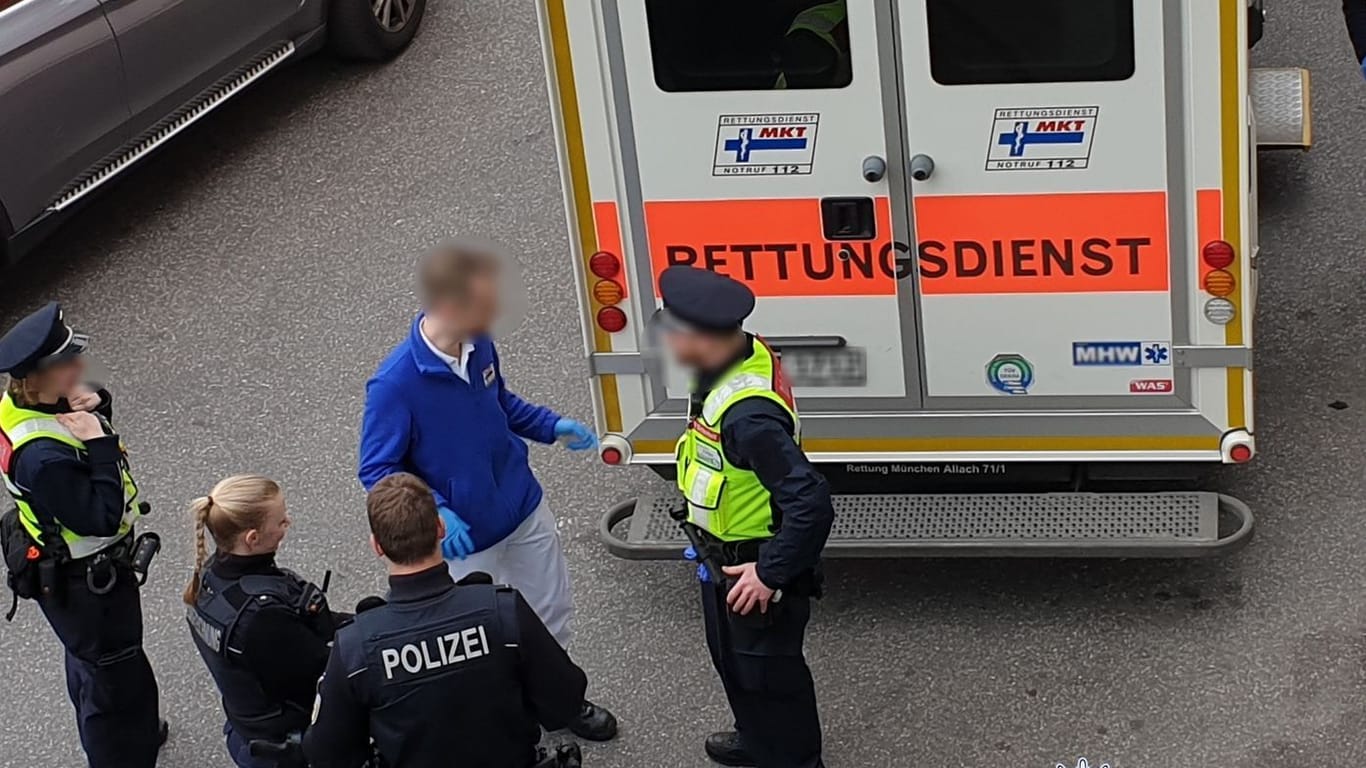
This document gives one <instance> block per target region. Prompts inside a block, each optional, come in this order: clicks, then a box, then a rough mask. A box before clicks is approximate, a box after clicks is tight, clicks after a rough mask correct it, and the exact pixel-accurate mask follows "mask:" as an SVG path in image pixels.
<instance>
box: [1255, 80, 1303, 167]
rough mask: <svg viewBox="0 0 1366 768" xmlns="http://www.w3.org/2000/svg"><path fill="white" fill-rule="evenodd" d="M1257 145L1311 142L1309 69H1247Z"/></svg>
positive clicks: (1299, 146) (1292, 146) (1281, 146)
mask: <svg viewBox="0 0 1366 768" xmlns="http://www.w3.org/2000/svg"><path fill="white" fill-rule="evenodd" d="M1248 90H1249V91H1251V93H1252V114H1253V116H1254V118H1255V119H1256V121H1257V123H1256V124H1257V148H1258V149H1309V147H1310V145H1311V144H1313V142H1314V119H1313V110H1312V107H1311V103H1310V89H1309V70H1307V69H1254V70H1252V71H1251V72H1249V73H1248Z"/></svg>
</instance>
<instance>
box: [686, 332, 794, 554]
mask: <svg viewBox="0 0 1366 768" xmlns="http://www.w3.org/2000/svg"><path fill="white" fill-rule="evenodd" d="M751 397H762V398H764V399H766V400H771V401H773V402H774V403H777V404H778V405H779V406H781V407H782V409H783V410H784V411H786V412H787V414H788V416H790V417H791V418H792V426H793V432H794V434H793V438H794V439H795V440H797V443H798V444H799V445H800V444H801V421H800V420H799V418H798V416H797V404H796V402H795V401H794V400H793V399H792V388H791V387H790V386H788V383H787V381H786V379H785V378H784V377H783V373H782V367H781V366H780V365H779V364H778V358H777V356H776V355H774V354H773V350H772V349H770V348H769V347H768V345H767V344H765V343H764V340H763V339H761V338H759V337H757V336H756V337H755V338H754V351H753V353H752V354H751V355H750V356H749V357H747V358H745V359H744V360H742V361H740V362H739V363H737V364H736V365H735V366H734V367H733V368H731V369H730V370H729V371H727V372H726V373H725V374H724V375H722V376H721V377H720V378H718V379H717V385H716V386H715V387H713V388H712V390H711V391H710V392H708V393H707V396H706V398H705V399H704V400H703V401H702V407H701V412H700V413H694V414H690V415H691V416H692V419H691V420H690V421H689V422H688V429H687V430H686V431H685V432H684V433H683V436H682V437H680V438H679V439H678V445H677V447H676V449H675V457H676V460H677V470H678V489H679V490H680V491H682V492H683V497H684V498H685V499H687V502H688V519H689V520H690V521H691V522H692V523H693V524H695V525H697V526H698V527H699V528H701V529H703V530H705V531H707V532H708V533H710V534H711V535H713V536H715V537H717V538H718V539H721V540H722V541H746V540H749V539H762V538H767V537H768V536H771V535H772V534H773V530H772V528H773V509H772V506H771V505H770V495H769V492H768V489H767V488H765V487H764V486H763V483H760V482H759V477H758V476H757V475H755V474H754V472H752V471H750V470H747V469H740V468H739V467H736V466H735V465H734V464H732V463H730V461H729V460H728V459H727V458H726V452H725V449H724V448H722V446H721V422H722V419H724V418H725V415H726V411H728V410H730V408H731V406H733V405H735V404H736V403H738V402H740V401H742V400H745V399H747V398H751Z"/></svg>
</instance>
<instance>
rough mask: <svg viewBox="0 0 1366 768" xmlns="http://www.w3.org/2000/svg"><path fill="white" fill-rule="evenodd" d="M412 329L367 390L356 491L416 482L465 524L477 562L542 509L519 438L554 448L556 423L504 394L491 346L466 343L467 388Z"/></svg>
mask: <svg viewBox="0 0 1366 768" xmlns="http://www.w3.org/2000/svg"><path fill="white" fill-rule="evenodd" d="M421 322H422V316H421V315H419V316H418V317H417V319H415V320H414V321H413V327H412V329H411V330H410V331H409V333H408V338H407V340H405V341H404V342H403V343H402V344H399V345H398V348H397V349H395V350H394V351H393V352H392V353H391V354H390V355H389V357H388V358H386V359H385V360H384V362H383V363H381V364H380V366H379V370H378V371H376V372H375V375H374V377H373V378H371V379H370V382H369V384H367V385H366V389H365V417H364V421H363V422H362V424H361V434H360V481H361V484H362V485H364V486H365V488H366V490H369V489H370V488H371V486H373V485H374V484H375V483H377V482H379V481H380V480H381V479H382V478H384V477H386V476H388V475H391V474H393V473H395V472H411V473H413V474H415V475H417V476H418V477H420V478H422V479H423V480H424V481H426V483H427V485H429V486H431V487H432V491H433V492H434V493H435V494H436V499H437V503H438V504H441V505H443V506H446V507H449V508H450V509H451V510H452V511H454V512H455V513H456V514H457V515H459V516H460V517H461V518H462V519H464V521H465V522H466V523H468V524H469V526H470V537H471V538H472V539H473V540H474V549H475V551H476V552H477V551H480V550H483V549H487V548H489V547H490V546H492V545H494V544H497V543H498V542H499V541H502V540H503V539H504V538H505V537H506V536H507V535H508V534H510V533H512V532H513V531H514V530H516V528H517V526H519V525H521V524H522V521H523V520H526V519H527V517H528V516H530V515H531V513H532V512H533V511H535V509H536V505H538V504H540V503H541V484H540V483H539V482H537V481H536V478H535V476H534V475H532V474H531V465H530V464H529V463H528V462H527V445H526V443H525V442H524V440H523V438H525V439H526V440H535V441H537V442H540V443H552V442H554V441H555V422H556V421H557V420H558V419H559V418H560V417H559V414H557V413H555V412H554V411H552V410H550V409H549V408H545V407H543V406H539V405H533V404H531V403H528V402H526V401H525V400H523V399H521V398H520V397H518V396H517V395H515V394H513V393H512V392H510V391H508V388H507V387H506V386H505V385H504V384H503V374H502V370H501V369H500V368H499V366H498V353H497V351H495V350H494V348H493V341H492V340H491V339H489V338H487V337H481V338H478V339H475V340H474V351H473V352H472V353H471V354H470V356H469V367H468V371H469V377H470V380H469V382H468V383H467V382H465V381H464V380H463V379H461V378H460V377H459V376H456V375H455V374H454V373H453V372H452V371H451V369H450V368H449V367H448V366H447V365H446V363H445V362H443V361H442V360H441V358H439V357H437V356H436V354H435V353H434V352H432V350H431V349H430V348H429V347H428V346H427V344H426V342H425V341H424V340H423V338H422V332H421V331H420V330H419V327H420V326H419V324H420V323H421Z"/></svg>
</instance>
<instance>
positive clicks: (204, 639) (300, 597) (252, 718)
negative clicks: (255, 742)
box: [185, 568, 335, 741]
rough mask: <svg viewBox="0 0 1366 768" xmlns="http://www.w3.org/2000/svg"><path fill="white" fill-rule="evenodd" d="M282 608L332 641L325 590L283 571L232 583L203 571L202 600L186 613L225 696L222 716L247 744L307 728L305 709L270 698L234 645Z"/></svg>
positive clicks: (196, 643)
mask: <svg viewBox="0 0 1366 768" xmlns="http://www.w3.org/2000/svg"><path fill="white" fill-rule="evenodd" d="M279 606H283V607H285V608H288V609H290V610H294V611H297V612H299V614H300V615H301V616H303V617H305V618H306V619H307V620H309V621H311V622H312V623H313V628H314V631H316V632H317V633H318V636H319V637H321V638H324V639H329V638H331V637H332V636H333V634H334V632H335V627H333V626H332V614H331V612H330V611H328V609H327V602H326V600H325V599H323V597H322V592H321V590H320V589H318V587H315V586H314V585H312V584H310V583H309V582H307V581H305V580H303V579H301V578H299V577H298V576H296V575H294V574H293V573H291V572H289V571H286V570H283V569H281V573H279V574H249V575H247V576H243V577H242V578H240V579H235V580H234V579H225V578H223V577H221V576H219V575H217V574H216V573H214V572H213V569H212V568H205V569H204V573H203V576H202V577H201V578H200V582H199V599H198V600H197V601H196V602H195V604H194V605H192V606H190V607H189V608H187V609H186V611H185V618H186V620H187V621H189V624H190V636H191V637H192V638H194V644H195V647H196V648H198V649H199V655H200V657H201V658H203V659H204V664H205V666H207V667H208V668H209V674H210V675H212V676H213V681H214V683H216V684H217V686H218V692H219V693H220V694H221V695H222V697H223V711H224V712H225V713H226V714H227V717H228V721H229V722H231V723H232V727H233V729H234V730H236V731H237V732H238V733H240V734H242V737H243V738H245V739H247V740H252V739H266V740H272V741H278V740H282V739H284V738H285V737H286V736H288V735H289V734H290V733H294V732H297V731H302V730H303V729H304V728H306V727H307V726H308V721H309V712H308V710H307V708H306V707H305V706H303V705H301V704H296V703H293V702H284V701H279V700H277V699H273V698H272V697H271V696H269V695H267V693H266V691H265V689H264V688H263V687H262V686H261V682H260V679H259V677H258V675H257V674H256V672H255V671H254V670H252V669H249V668H248V667H247V666H246V665H245V664H244V663H243V661H242V650H241V648H239V647H236V646H235V645H234V644H235V643H237V642H239V639H240V638H242V637H244V636H245V632H246V630H247V627H248V626H250V622H251V619H252V617H253V616H254V615H255V614H256V613H257V612H258V611H260V610H262V609H264V608H269V607H279Z"/></svg>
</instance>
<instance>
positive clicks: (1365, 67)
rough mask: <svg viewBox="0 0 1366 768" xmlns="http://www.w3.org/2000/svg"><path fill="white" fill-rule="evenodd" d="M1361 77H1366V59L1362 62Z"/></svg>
mask: <svg viewBox="0 0 1366 768" xmlns="http://www.w3.org/2000/svg"><path fill="white" fill-rule="evenodd" d="M1361 76H1362V77H1366V59H1362V60H1361Z"/></svg>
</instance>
